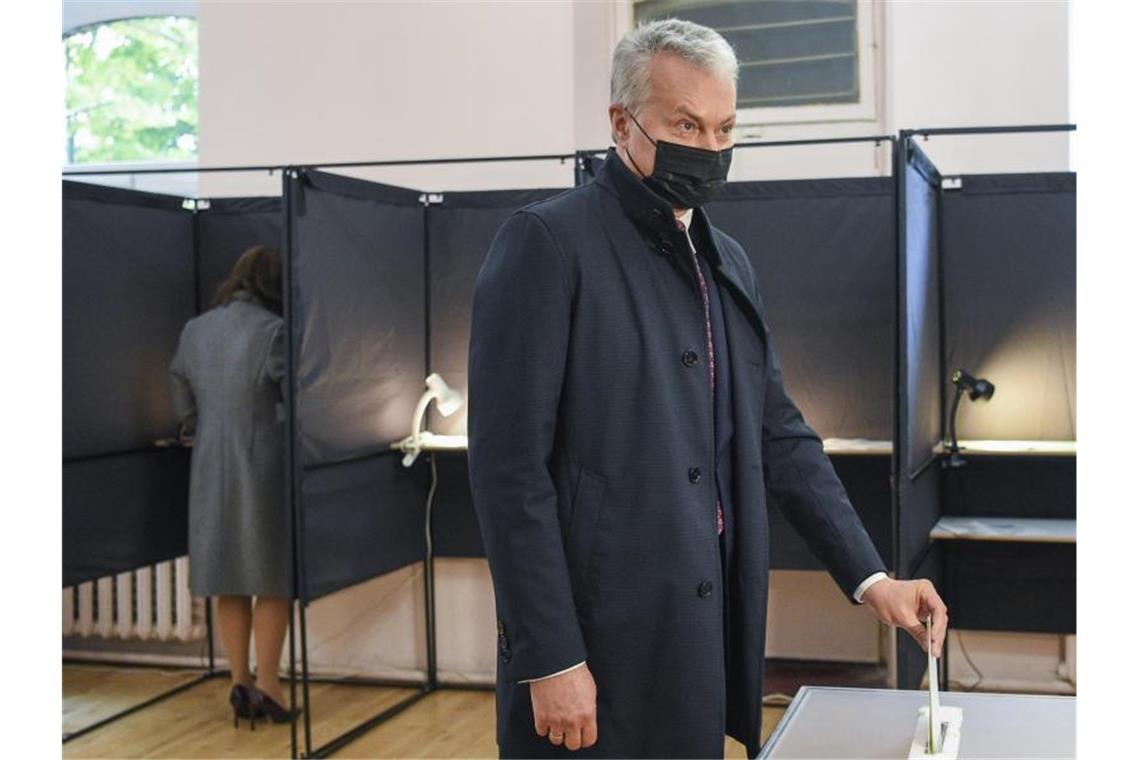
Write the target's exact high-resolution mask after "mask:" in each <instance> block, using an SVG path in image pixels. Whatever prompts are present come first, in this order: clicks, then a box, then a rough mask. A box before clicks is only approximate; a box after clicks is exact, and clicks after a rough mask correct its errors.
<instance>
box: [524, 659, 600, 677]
mask: <svg viewBox="0 0 1140 760" xmlns="http://www.w3.org/2000/svg"><path fill="white" fill-rule="evenodd" d="M585 664H586V661H585V660H582V661H581V662H580V663H578V664H577V665H571V666H570V667H568V668H566V669H565V670H560V671H558V672H557V673H551V674H550V675H548V676H539V677H538V678H524V679H522V680H521V681H519V683H530V682H531V681H545V680H546V679H547V678H554V676H560V675H562V674H563V673H569V672H570V671H571V670H573V669H574V668H580V667H582V666H583V665H585Z"/></svg>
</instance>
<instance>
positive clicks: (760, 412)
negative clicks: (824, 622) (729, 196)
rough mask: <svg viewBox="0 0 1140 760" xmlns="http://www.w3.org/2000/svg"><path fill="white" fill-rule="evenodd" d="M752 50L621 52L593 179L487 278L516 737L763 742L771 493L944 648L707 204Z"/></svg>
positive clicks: (923, 592) (498, 249)
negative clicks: (852, 491)
mask: <svg viewBox="0 0 1140 760" xmlns="http://www.w3.org/2000/svg"><path fill="white" fill-rule="evenodd" d="M736 76H737V63H736V57H735V55H734V53H733V51H732V48H731V46H729V44H728V43H727V42H726V41H725V40H724V38H722V37H721V36H720V35H719V34H717V33H716V32H715V31H713V30H711V29H708V28H706V27H702V26H699V25H697V24H693V23H689V22H685V21H678V20H675V19H668V20H664V21H656V22H653V23H649V24H645V25H642V26H639V27H638V28H636V29H635V30H633V31H632V32H630V33H629V34H628V35H627V36H626V37H625V38H624V39H623V40H622V41H621V42H620V43H619V44H618V46H617V48H616V50H615V51H614V59H613V74H612V77H613V78H612V85H611V100H612V103H611V105H610V107H609V117H610V127H611V132H612V135H613V139H614V142H615V143H616V146H617V147H616V148H610V150H609V151H608V152H607V155H606V158H605V160H604V162H603V163H602V165H601V167H600V168H599V169H598V171H597V173H596V176H595V179H594V181H593V182H591V183H589V184H587V185H584V186H582V187H578V188H575V189H573V190H568V191H566V192H564V193H562V194H560V195H557V196H555V197H553V198H549V199H547V200H544V201H540V202H538V203H533V204H531V205H529V206H526V207H524V208H522V209H520V210H519V211H517V212H515V213H514V214H513V215H512V216H511V217H510V218H508V219H507V221H506V222H504V223H503V225H502V227H501V228H500V229H499V232H498V234H497V235H496V237H495V239H494V241H493V242H492V244H491V249H490V251H489V252H488V254H487V258H486V260H485V261H484V263H483V266H482V268H481V270H480V272H479V275H478V278H477V280H476V286H475V302H474V309H473V314H472V325H471V347H470V356H469V370H470V378H469V389H468V396H469V414H468V433H469V447H470V448H469V463H470V478H471V489H472V495H473V498H474V502H475V509H476V512H477V514H478V517H479V524H480V529H481V532H482V535H483V543H484V547H485V549H486V552H487V557H488V560H489V562H490V567H491V575H492V579H493V582H494V588H495V602H496V612H497V618H498V654H499V661H498V673H497V676H498V686H497V738H498V742H499V751H500V754H501V756H503V757H558V756H565V755H567V754H579V755H584V756H591V757H722V756H723V753H724V737H725V734H727V735H729V736H732V737H733V738H735V739H737V740H739V741H740V742H741V743H743V744H744V746H745V748H746V750H747V752H748V754H749V756H755V755H756V754H758V753H759V751H760V715H761V694H762V690H761V684H762V680H763V667H764V633H765V622H766V620H765V618H766V611H767V594H768V522H767V500H768V499H769V498H771V499H772V500H773V501H774V503H775V504H776V505H777V506H778V507H779V508H780V509H781V510H782V512H783V513H784V514H785V515H786V516H787V518H788V520H789V521H790V522H791V524H792V525H793V526H794V527H795V529H796V530H797V531H798V532H799V533H800V534H801V535H802V536H803V537H804V539H805V540H806V541H807V543H808V545H809V546H810V547H811V549H812V551H813V552H814V553H815V554H816V556H818V557H819V558H820V560H821V561H822V562H823V564H824V566H825V567H826V568H827V570H828V571H829V572H830V574H831V575H832V577H833V578H834V579H835V582H836V583H837V584H838V585H839V587H840V588H841V589H842V590H843V592H844V594H845V595H847V596H848V598H849V599H850V600H851V601H852V603H866V604H867V606H868V607H869V608H870V609H871V610H872V611H873V612H874V613H875V615H877V616H878V618H879V619H881V620H882V621H884V622H886V623H887V624H889V625H892V626H903V627H905V628H906V630H907V631H908V632H910V633H911V635H913V636H914V637H915V638H916V639H917V640H918V641H919V643H920V644H922V645H923V646H925V633H924V626H923V623H922V620H923V619H924V618H926V617H927V616H928V615H929V616H931V617H932V618H933V622H934V649H935V652H936V653H940V652H941V648H942V641H943V638H944V636H945V631H946V625H947V615H946V606H945V605H944V604H943V603H942V600H941V599H940V598H939V596H938V594H937V593H936V592H935V590H934V587H933V586H932V585H931V584H930V582H929V581H925V580H919V581H896V580H894V579H891V578H889V577H888V576H887V575H886V567H885V565H884V563H883V561H882V559H881V558H880V557H879V555H878V553H877V552H876V550H875V547H874V545H873V544H872V543H871V540H870V538H869V537H868V535H867V532H866V531H865V530H864V528H863V526H862V524H861V523H860V521H859V518H858V516H857V515H856V513H855V511H854V509H853V508H852V507H851V503H850V501H849V500H848V498H847V494H846V493H845V491H844V489H843V486H842V484H841V483H840V481H839V479H838V477H837V476H836V474H835V471H834V469H833V468H832V466H831V463H830V461H829V460H828V458H827V455H826V454H825V453H824V451H823V446H822V443H821V441H820V438H819V436H818V435H817V434H816V433H815V431H814V430H813V429H812V428H811V427H810V426H808V424H807V423H806V422H805V421H804V419H803V416H802V415H801V413H800V411H799V410H798V409H797V408H796V406H795V404H794V403H793V402H792V400H791V399H790V398H789V397H788V395H787V393H786V392H785V390H784V384H783V377H782V373H781V370H780V362H779V360H778V358H777V355H776V351H775V348H774V344H773V340H772V335H771V333H770V331H769V329H768V325H767V320H766V317H765V314H764V306H763V301H762V300H761V298H760V289H759V286H758V283H757V280H756V276H755V273H754V271H753V269H752V266H751V264H750V262H749V260H748V257H747V255H746V254H745V252H744V250H743V249H742V248H741V246H740V244H739V243H737V242H736V241H735V240H733V239H732V238H731V237H729V236H728V235H726V234H724V233H723V232H721V231H720V230H719V229H717V228H715V227H713V226H712V225H711V224H710V223H709V220H708V216H707V215H706V214H705V211H704V209H703V206H704V204H705V203H706V202H707V201H708V200H709V199H710V198H711V197H712V196H713V194H714V193H715V192H716V191H717V190H718V189H719V188H720V187H721V186H723V185H724V183H725V180H726V178H727V174H728V168H729V164H730V162H731V158H732V145H733V127H734V125H735V119H736Z"/></svg>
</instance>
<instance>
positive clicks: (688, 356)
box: [681, 349, 700, 367]
mask: <svg viewBox="0 0 1140 760" xmlns="http://www.w3.org/2000/svg"><path fill="white" fill-rule="evenodd" d="M699 358H700V357H698V356H697V352H696V351H693V350H692V349H690V350H688V351H686V352H685V353H683V354H681V363H682V364H684V365H685V366H686V367H691V366H693V365H694V364H696V363H697V361H698V359H699Z"/></svg>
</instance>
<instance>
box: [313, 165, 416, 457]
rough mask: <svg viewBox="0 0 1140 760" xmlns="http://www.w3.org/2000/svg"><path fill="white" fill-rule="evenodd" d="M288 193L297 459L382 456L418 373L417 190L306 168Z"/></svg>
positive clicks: (408, 412) (407, 424)
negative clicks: (290, 216)
mask: <svg viewBox="0 0 1140 760" xmlns="http://www.w3.org/2000/svg"><path fill="white" fill-rule="evenodd" d="M292 187H293V191H292V192H293V193H294V197H293V198H292V204H293V205H292V210H293V216H292V221H291V224H292V229H293V241H292V244H293V269H292V276H293V297H294V300H293V306H294V312H293V319H294V331H295V339H294V340H295V355H296V356H297V360H296V384H297V385H296V387H297V414H298V435H299V439H298V456H299V459H300V464H301V465H302V466H309V465H313V464H323V463H329V462H335V461H339V460H346V459H354V458H358V457H361V456H366V455H370V454H374V453H377V452H381V451H386V450H387V449H388V446H389V444H390V443H392V442H394V441H398V440H400V439H401V438H403V437H405V436H406V435H408V433H409V432H411V426H412V412H413V410H414V409H415V406H416V402H417V401H418V400H419V398H420V395H421V394H422V393H423V390H424V378H425V377H426V376H427V356H426V352H427V347H426V328H425V322H426V320H425V298H424V282H425V280H424V209H423V205H422V204H421V203H420V201H419V193H417V192H415V191H412V190H407V189H404V188H394V187H390V186H388V185H380V184H377V183H374V182H366V181H364V180H359V179H353V178H350V177H340V176H337V175H333V174H326V173H324V172H316V171H310V172H306V173H304V174H303V176H302V180H300V181H295V182H293V184H292Z"/></svg>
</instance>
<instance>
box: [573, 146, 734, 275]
mask: <svg viewBox="0 0 1140 760" xmlns="http://www.w3.org/2000/svg"><path fill="white" fill-rule="evenodd" d="M594 181H595V182H597V183H598V185H599V186H601V187H602V188H604V189H605V190H607V191H608V192H609V193H610V194H611V195H613V196H615V197H616V198H617V199H618V202H619V203H621V206H622V209H624V210H625V213H626V214H627V215H628V216H629V218H630V219H632V220H633V221H634V223H635V224H637V225H638V226H639V227H641V228H642V229H644V230H646V231H647V232H650V233H652V234H653V235H654V236H655V237H657V238H666V239H667V238H670V237H671V236H673V235H676V234H678V232H680V230H679V229H678V227H677V215H676V214H675V213H674V211H673V204H671V203H669V201H667V200H665V199H664V198H662V197H661V196H660V195H658V194H657V193H655V192H653V190H651V189H650V188H649V186H648V185H646V184H645V182H643V181H642V180H641V178H640V177H638V176H637V175H636V174H634V173H633V172H632V171H631V170H630V168H629V167H628V166H626V165H625V162H624V161H622V160H621V157H620V156H618V154H617V149H616V148H614V147H612V146H611V147H610V148H609V150H607V151H606V157H605V160H604V161H602V165H601V167H599V168H598V172H597V175H596V176H595V178H594ZM690 227H691V233H690V234H693V235H697V234H703V235H705V238H706V239H707V240H708V242H709V243H710V245H708V246H706V251H707V253H708V258H709V261H710V262H712V264H713V266H714V267H720V265H721V261H722V256H721V251H720V248H719V247H718V245H717V242H716V236H714V235H713V234H712V229H711V227H710V226H709V222H708V216H707V215H706V214H705V210H704V209H703V208H697V209H693V215H692V222H691V225H690ZM702 228H703V229H702ZM681 234H684V233H683V232H681Z"/></svg>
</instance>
